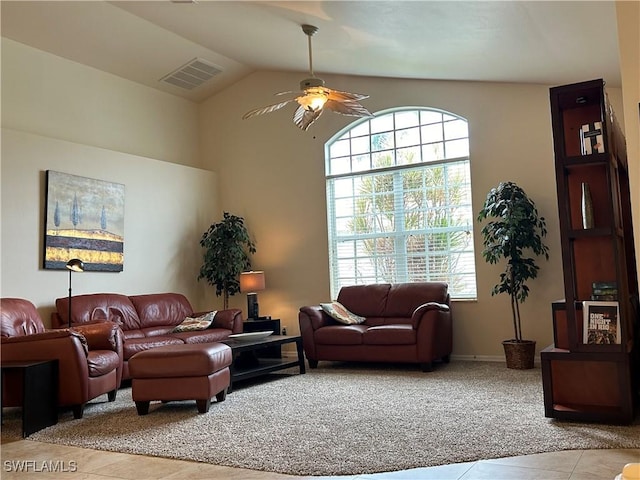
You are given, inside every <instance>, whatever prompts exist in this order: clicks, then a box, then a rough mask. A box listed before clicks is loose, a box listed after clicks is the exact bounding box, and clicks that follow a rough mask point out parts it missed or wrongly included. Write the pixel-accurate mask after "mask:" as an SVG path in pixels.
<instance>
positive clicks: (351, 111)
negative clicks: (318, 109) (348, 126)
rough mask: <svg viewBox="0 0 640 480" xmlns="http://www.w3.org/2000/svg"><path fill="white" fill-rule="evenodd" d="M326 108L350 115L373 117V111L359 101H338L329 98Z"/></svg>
mask: <svg viewBox="0 0 640 480" xmlns="http://www.w3.org/2000/svg"><path fill="white" fill-rule="evenodd" d="M324 108H328V109H329V110H331V111H332V112H336V113H341V114H342V115H350V116H352V117H371V116H373V115H371V112H369V110H367V109H366V108H364V107H363V106H362V105H360V104H359V103H357V102H349V101H347V102H336V101H335V100H331V99H329V100H327V103H325V104H324Z"/></svg>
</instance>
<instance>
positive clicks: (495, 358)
mask: <svg viewBox="0 0 640 480" xmlns="http://www.w3.org/2000/svg"><path fill="white" fill-rule="evenodd" d="M282 356H283V357H284V358H298V354H297V353H296V352H286V351H283V352H282ZM451 360H452V361H455V360H461V361H465V362H504V361H505V360H504V355H451ZM533 362H534V364H535V365H540V355H536V357H535V359H534V361H533Z"/></svg>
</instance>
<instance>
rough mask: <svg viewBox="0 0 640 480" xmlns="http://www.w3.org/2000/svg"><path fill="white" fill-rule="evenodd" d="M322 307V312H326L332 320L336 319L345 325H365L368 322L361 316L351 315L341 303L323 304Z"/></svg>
mask: <svg viewBox="0 0 640 480" xmlns="http://www.w3.org/2000/svg"><path fill="white" fill-rule="evenodd" d="M320 307H322V310H324V311H325V312H326V313H327V315H329V316H330V317H331V318H334V319H336V320H337V321H338V322H340V323H344V324H345V325H356V324H359V323H364V321H365V320H366V318H364V317H361V316H360V315H356V314H355V313H351V312H350V311H349V310H347V309H346V308H345V307H344V305H342V304H341V303H339V302H331V303H321V304H320Z"/></svg>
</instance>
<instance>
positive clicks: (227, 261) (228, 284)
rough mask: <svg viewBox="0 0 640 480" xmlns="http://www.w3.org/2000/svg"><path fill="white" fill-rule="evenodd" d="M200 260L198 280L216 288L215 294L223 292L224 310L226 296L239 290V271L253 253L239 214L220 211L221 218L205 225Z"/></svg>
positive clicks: (253, 250)
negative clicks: (201, 261)
mask: <svg viewBox="0 0 640 480" xmlns="http://www.w3.org/2000/svg"><path fill="white" fill-rule="evenodd" d="M200 245H201V246H202V247H204V259H203V263H202V266H201V267H200V274H199V275H198V280H200V279H202V278H205V279H206V280H207V282H208V283H209V284H210V285H213V286H215V287H216V295H217V296H220V295H224V297H223V298H224V303H223V304H224V309H225V310H226V309H227V308H229V296H230V295H235V294H236V293H238V292H240V281H239V279H238V277H239V275H240V273H242V272H244V271H246V270H250V269H251V260H250V258H249V255H250V254H253V253H256V247H255V243H254V242H253V241H252V240H251V238H250V237H249V232H248V230H247V228H246V226H245V224H244V219H243V218H242V217H237V216H235V215H231V214H229V213H227V212H224V214H223V219H222V221H220V222H218V223H214V224H212V225H211V226H210V227H209V230H207V231H206V232H205V233H204V234H203V235H202V238H201V239H200Z"/></svg>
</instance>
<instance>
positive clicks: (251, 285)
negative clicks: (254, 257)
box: [240, 271, 265, 293]
mask: <svg viewBox="0 0 640 480" xmlns="http://www.w3.org/2000/svg"><path fill="white" fill-rule="evenodd" d="M264 286H265V283H264V272H254V271H251V272H242V273H241V274H240V291H241V292H242V293H247V292H259V291H260V290H264Z"/></svg>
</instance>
